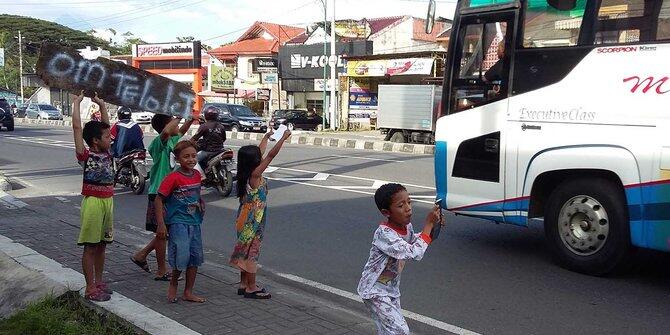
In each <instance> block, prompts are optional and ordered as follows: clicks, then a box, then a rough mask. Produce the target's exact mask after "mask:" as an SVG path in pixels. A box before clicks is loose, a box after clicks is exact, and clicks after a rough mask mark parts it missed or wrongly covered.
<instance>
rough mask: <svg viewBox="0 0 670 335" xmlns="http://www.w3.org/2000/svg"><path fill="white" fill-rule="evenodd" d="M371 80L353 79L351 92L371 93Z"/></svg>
mask: <svg viewBox="0 0 670 335" xmlns="http://www.w3.org/2000/svg"><path fill="white" fill-rule="evenodd" d="M370 89H371V87H370V79H369V78H352V79H351V80H350V87H349V92H356V93H365V92H370Z"/></svg>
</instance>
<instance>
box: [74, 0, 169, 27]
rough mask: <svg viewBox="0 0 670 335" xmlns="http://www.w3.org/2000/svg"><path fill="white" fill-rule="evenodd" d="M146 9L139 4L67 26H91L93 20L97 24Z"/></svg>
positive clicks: (164, 2) (166, 3)
mask: <svg viewBox="0 0 670 335" xmlns="http://www.w3.org/2000/svg"><path fill="white" fill-rule="evenodd" d="M176 2H179V0H164V1H163V2H161V3H159V4H157V5H155V6H151V8H159V7H163V6H166V5H171V4H173V3H176ZM146 10H147V7H142V6H140V8H134V9H130V10H126V11H123V12H118V13H113V14H108V15H103V16H99V17H94V18H91V19H83V20H79V21H75V22H70V23H69V26H70V27H74V28H76V27H77V25H79V27H80V28H81V25H80V24H85V25H87V26H89V27H91V28H93V25H91V22H95V23H96V24H98V23H100V22H106V21H110V20H114V19H117V18H121V17H124V16H129V15H133V14H137V13H140V12H144V11H146Z"/></svg>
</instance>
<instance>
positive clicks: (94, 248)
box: [72, 92, 114, 301]
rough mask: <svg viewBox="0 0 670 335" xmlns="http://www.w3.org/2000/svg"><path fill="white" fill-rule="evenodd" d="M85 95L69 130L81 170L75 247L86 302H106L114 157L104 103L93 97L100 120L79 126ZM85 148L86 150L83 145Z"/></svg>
mask: <svg viewBox="0 0 670 335" xmlns="http://www.w3.org/2000/svg"><path fill="white" fill-rule="evenodd" d="M83 99H84V93H83V92H81V94H80V95H79V96H77V97H76V98H75V99H74V106H73V108H72V130H73V132H74V146H75V151H76V153H77V161H79V164H81V166H82V167H83V168H84V182H83V186H82V191H81V195H83V196H84V199H83V200H82V202H81V228H80V230H79V240H78V241H77V244H79V245H83V246H84V254H83V256H82V261H81V263H82V268H83V271H84V278H85V279H86V292H85V294H84V296H85V297H86V299H89V300H93V301H107V300H109V299H110V298H111V296H110V294H111V293H112V291H111V290H110V289H109V288H107V285H106V284H105V282H104V281H103V280H102V272H103V269H104V266H105V249H106V246H107V243H112V241H114V228H113V221H112V217H113V210H114V202H113V201H112V197H113V196H114V164H113V161H114V158H113V157H112V154H111V152H110V151H109V149H110V147H111V135H110V126H109V115H108V114H107V109H106V108H105V103H104V101H102V99H100V98H98V96H97V95H96V96H95V97H94V98H93V102H95V103H96V104H98V106H100V117H101V120H100V121H89V122H87V123H86V124H85V125H84V127H83V128H82V126H81V108H80V104H81V101H82V100H83ZM84 142H85V143H86V145H88V148H87V147H86V145H84Z"/></svg>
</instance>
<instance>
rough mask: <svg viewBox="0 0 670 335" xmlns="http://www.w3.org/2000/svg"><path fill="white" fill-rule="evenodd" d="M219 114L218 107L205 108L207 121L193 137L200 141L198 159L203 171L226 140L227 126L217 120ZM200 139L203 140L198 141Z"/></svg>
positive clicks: (195, 140)
mask: <svg viewBox="0 0 670 335" xmlns="http://www.w3.org/2000/svg"><path fill="white" fill-rule="evenodd" d="M218 115H219V108H218V107H214V106H210V107H208V108H207V110H205V123H203V124H201V125H200V128H198V132H197V133H196V134H195V135H193V137H192V138H191V140H193V141H194V142H198V148H199V149H200V151H199V152H198V156H197V159H198V164H200V168H201V169H202V170H203V171H205V170H206V169H207V161H208V160H209V159H210V158H211V157H212V156H214V155H216V154H218V153H220V152H221V151H222V150H223V142H225V141H226V128H225V127H224V126H223V125H222V124H221V123H219V122H218V121H217V119H218ZM201 138H202V139H201ZM200 139H201V141H198V140H200ZM203 176H204V175H203Z"/></svg>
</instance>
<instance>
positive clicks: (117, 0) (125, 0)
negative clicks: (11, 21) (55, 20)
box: [0, 0, 141, 6]
mask: <svg viewBox="0 0 670 335" xmlns="http://www.w3.org/2000/svg"><path fill="white" fill-rule="evenodd" d="M134 1H136V2H141V0H134ZM128 2H129V0H107V1H73V2H22V3H16V2H0V5H2V6H50V5H85V4H98V5H105V4H109V3H128ZM114 6H116V5H114Z"/></svg>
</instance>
